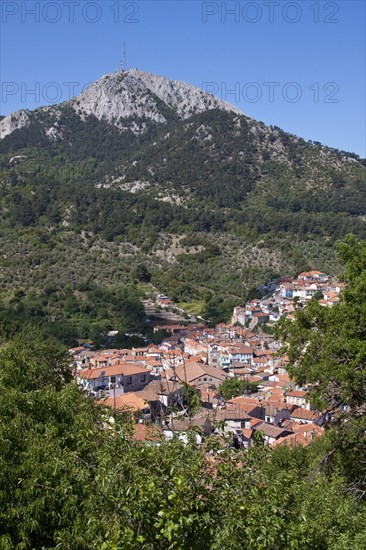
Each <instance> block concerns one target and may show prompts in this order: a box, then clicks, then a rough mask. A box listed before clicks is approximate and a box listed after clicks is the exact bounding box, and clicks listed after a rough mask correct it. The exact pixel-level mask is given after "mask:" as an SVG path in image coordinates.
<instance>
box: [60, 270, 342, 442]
mask: <svg viewBox="0 0 366 550" xmlns="http://www.w3.org/2000/svg"><path fill="white" fill-rule="evenodd" d="M343 288H344V285H343V284H342V283H339V282H337V281H336V280H334V279H333V278H331V277H330V276H328V275H326V274H325V273H322V272H319V271H310V272H304V273H300V274H299V275H298V276H297V278H295V279H294V278H290V277H284V278H280V279H277V280H275V281H271V282H270V283H269V284H268V285H266V286H264V287H262V288H261V292H262V294H263V297H262V298H261V299H255V300H251V301H249V302H247V303H245V304H243V305H238V306H237V307H235V308H234V311H233V315H232V319H231V322H230V323H229V324H218V325H216V326H215V327H212V328H209V327H208V326H206V324H205V323H192V322H191V323H189V324H187V325H184V324H177V323H173V322H171V323H170V324H164V325H159V324H157V325H156V326H155V327H154V331H156V332H159V331H160V332H163V333H164V334H168V336H167V337H166V338H164V340H163V341H162V342H161V344H159V345H156V344H154V345H149V344H147V345H146V346H145V347H142V348H132V349H114V348H113V347H111V348H110V349H102V350H97V351H92V349H91V347H90V346H89V345H88V344H85V343H84V344H82V345H79V346H78V347H76V348H72V349H70V350H69V353H70V354H71V356H72V362H73V368H74V375H75V378H76V380H77V382H78V384H79V385H80V386H81V387H82V388H83V389H84V390H85V392H86V394H87V395H89V396H90V397H91V398H93V399H95V401H96V402H97V403H98V404H100V405H102V406H105V407H109V408H110V409H111V411H113V412H114V414H129V415H130V417H131V418H133V420H134V428H135V433H134V436H133V437H134V439H136V440H139V441H145V442H148V443H149V444H154V443H155V444H157V443H158V441H159V440H160V439H161V438H164V437H165V438H172V437H173V436H177V437H179V438H180V439H181V440H182V441H184V442H186V441H187V440H188V438H189V434H190V433H194V437H195V438H196V442H197V444H201V443H202V442H203V441H204V440H205V438H207V437H209V436H217V437H218V438H220V441H221V440H222V438H223V436H225V438H226V441H228V442H229V445H230V446H232V447H234V448H250V447H252V446H253V445H255V444H256V443H257V442H261V444H265V445H269V446H271V447H277V446H281V445H301V446H306V445H308V444H309V443H311V441H313V440H314V439H316V438H318V437H319V436H321V435H322V434H323V432H324V428H323V427H322V426H323V424H324V420H325V419H324V414H322V411H317V410H314V409H313V407H312V405H311V404H310V403H309V401H308V393H307V388H306V387H298V386H296V384H295V382H294V381H293V380H292V379H291V378H290V376H289V374H288V372H287V367H288V364H289V360H288V358H287V357H286V356H281V355H280V354H279V353H278V351H279V349H280V347H281V343H280V342H279V341H277V340H276V339H275V337H274V336H273V334H272V333H273V327H274V326H275V324H276V323H277V322H278V321H279V320H280V319H281V318H282V317H284V316H285V317H286V318H287V319H290V320H291V319H294V317H295V312H296V310H298V309H301V308H303V307H305V306H306V303H307V302H308V301H309V300H310V299H312V298H315V299H317V300H318V301H319V303H320V304H321V305H323V306H324V307H332V306H333V305H334V304H335V303H336V302H337V301H338V300H339V297H340V292H341V291H342V290H343ZM159 300H160V303H161V307H169V306H170V305H171V301H170V300H169V298H168V297H166V296H163V295H160V297H159ZM112 337H113V335H112Z"/></svg>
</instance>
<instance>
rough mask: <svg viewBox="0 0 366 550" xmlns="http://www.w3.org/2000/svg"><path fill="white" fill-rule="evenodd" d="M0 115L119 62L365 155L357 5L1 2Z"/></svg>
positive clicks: (361, 14) (60, 92)
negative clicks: (124, 52)
mask: <svg viewBox="0 0 366 550" xmlns="http://www.w3.org/2000/svg"><path fill="white" fill-rule="evenodd" d="M0 8H1V14H0V16H1V60H0V61H1V65H0V69H1V82H2V84H1V107H0V113H1V114H8V113H10V112H12V111H15V110H18V109H21V108H29V109H33V108H35V107H39V106H41V105H48V104H50V103H53V102H55V101H56V102H58V101H61V100H64V99H68V97H69V96H70V95H73V94H74V95H75V94H78V93H80V92H81V90H82V89H83V87H84V86H86V85H87V84H88V83H90V82H92V81H94V80H96V79H98V78H99V77H101V76H102V75H103V74H106V73H110V72H112V71H114V70H116V68H117V66H118V62H119V59H120V58H121V55H122V54H121V52H122V48H123V43H124V42H125V43H126V49H127V63H128V66H129V67H137V68H139V69H141V70H146V71H149V72H153V73H157V74H162V75H165V76H167V77H169V78H172V79H177V80H184V81H186V82H189V83H191V84H193V85H195V86H197V87H199V88H203V89H207V90H209V91H212V92H213V93H215V95H218V96H219V97H222V98H223V99H226V100H227V101H229V102H230V103H233V104H235V105H236V106H237V107H239V108H240V109H241V110H242V111H243V112H244V113H246V114H248V115H250V116H252V117H253V118H256V119H258V120H261V121H263V122H265V123H266V124H273V125H276V126H279V127H281V128H283V129H284V130H286V131H289V132H292V133H294V134H297V135H299V136H302V137H304V138H305V139H312V140H314V141H321V142H322V143H323V144H325V145H329V146H332V147H337V148H339V149H344V150H347V151H353V152H355V153H358V154H359V155H360V156H363V157H364V156H366V153H365V133H366V129H365V120H366V113H365V104H366V100H365V65H366V61H365V3H364V2H363V1H352V0H347V1H343V0H342V1H336V2H329V1H326V2H323V1H313V0H310V1H308V0H299V1H297V2H291V1H280V0H273V1H272V0H267V1H266V0H263V1H261V0H258V1H249V0H248V1H243V2H221V1H220V2H216V1H211V2H201V1H197V0H191V1H185V2H180V1H165V2H164V1H160V2H156V1H154V0H146V1H142V2H140V1H117V0H113V1H109V0H103V1H97V2H89V1H87V0H68V1H66V0H53V1H48V0H44V1H32V0H27V1H26V2H24V1H21V2H20V1H19V2H18V1H14V0H9V1H7V0H2V2H1V6H0Z"/></svg>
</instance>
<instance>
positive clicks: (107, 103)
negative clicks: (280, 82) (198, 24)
mask: <svg viewBox="0 0 366 550" xmlns="http://www.w3.org/2000/svg"><path fill="white" fill-rule="evenodd" d="M63 106H66V107H67V106H68V107H72V108H73V109H74V110H75V111H76V113H77V114H78V115H79V116H80V117H81V118H82V119H84V118H85V117H86V116H87V115H94V116H95V117H96V118H98V119H99V120H103V121H105V122H108V123H110V124H113V125H114V126H116V127H117V128H119V129H124V128H125V127H126V120H128V119H133V120H134V125H133V127H132V129H133V131H134V132H135V133H139V132H142V131H144V128H145V122H144V121H146V120H148V121H152V122H155V123H158V124H164V123H166V122H167V121H168V119H171V118H174V117H175V118H178V119H186V118H189V117H190V116H192V115H194V114H198V113H202V112H204V111H208V110H210V109H217V108H218V109H222V110H225V111H234V112H236V113H241V112H240V111H239V110H238V109H236V108H235V107H233V106H232V105H230V104H228V103H226V102H225V101H221V100H219V99H217V98H216V97H214V96H212V95H211V94H208V93H205V92H203V91H202V90H199V89H198V88H195V87H194V86H191V85H189V84H186V83H184V82H180V81H173V80H169V79H168V78H165V77H162V76H158V75H154V74H150V73H146V72H143V71H139V70H137V69H131V70H129V71H124V72H118V73H113V74H109V75H105V76H103V77H102V78H100V79H99V80H97V81H96V82H95V83H94V84H92V85H91V86H89V88H87V90H85V91H84V92H82V93H81V94H80V95H79V96H77V97H75V98H72V99H71V100H69V101H66V102H65V103H63V104H61V105H60V106H59V108H62V107H63ZM57 110H58V107H57V106H55V107H42V108H40V109H37V110H35V111H33V112H31V111H27V110H22V111H18V112H16V113H13V114H11V115H9V116H7V117H5V118H4V119H3V120H2V121H1V122H0V137H1V138H5V137H6V136H8V135H9V134H11V133H12V132H13V131H14V130H17V129H19V128H22V127H24V126H28V125H29V124H30V123H31V122H32V120H37V119H39V117H40V115H42V113H45V112H47V113H48V114H52V116H53V117H55V119H56V120H57ZM48 118H49V117H48ZM47 124H48V126H47V127H45V132H46V134H47V135H49V136H50V138H54V133H52V132H51V133H50V128H52V124H51V125H50V124H49V120H48V123H47Z"/></svg>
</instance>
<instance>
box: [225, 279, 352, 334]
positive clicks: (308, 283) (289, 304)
mask: <svg viewBox="0 0 366 550" xmlns="http://www.w3.org/2000/svg"><path fill="white" fill-rule="evenodd" d="M343 289H344V285H343V284H342V283H340V282H338V281H336V280H335V279H333V278H331V277H330V276H329V275H327V274H326V273H322V272H321V271H315V270H314V271H304V272H303V273H300V274H299V275H298V276H297V277H296V278H291V277H281V278H280V279H276V280H274V281H271V282H270V283H269V284H268V285H265V286H263V287H262V288H261V290H262V292H263V294H264V296H265V297H264V298H262V299H258V300H252V301H250V302H248V303H246V304H245V305H244V306H237V307H235V308H234V311H233V316H232V323H233V324H236V323H239V324H240V325H243V326H247V327H249V328H254V327H255V326H256V325H266V324H271V323H275V322H277V321H279V319H280V318H281V317H282V316H284V315H286V316H287V317H288V318H289V319H291V318H293V316H294V312H295V311H296V310H297V309H299V308H301V307H304V305H306V303H307V302H308V301H309V300H310V299H311V298H314V297H316V298H317V299H318V301H319V303H320V304H321V305H323V306H327V307H332V306H333V305H334V304H335V303H337V302H338V300H339V295H340V292H341V291H342V290H343Z"/></svg>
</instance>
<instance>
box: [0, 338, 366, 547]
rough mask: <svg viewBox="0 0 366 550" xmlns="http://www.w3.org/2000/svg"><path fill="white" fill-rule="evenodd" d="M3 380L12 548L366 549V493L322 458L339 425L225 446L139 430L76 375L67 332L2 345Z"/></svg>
mask: <svg viewBox="0 0 366 550" xmlns="http://www.w3.org/2000/svg"><path fill="white" fill-rule="evenodd" d="M0 391H1V396H2V398H1V401H0V442H1V445H0V548H1V549H4V550H5V549H6V550H8V549H13V548H16V549H22V550H24V549H32V548H49V549H51V548H64V549H68V548H72V549H73V550H78V549H85V550H86V549H88V550H89V549H93V548H94V549H98V550H99V549H102V550H117V549H123V550H124V549H131V550H132V549H141V548H143V549H144V548H145V549H151V550H152V549H156V548H161V549H174V548H177V549H178V548H179V549H183V548H184V549H192V550H193V549H197V550H198V549H200V550H201V549H221V548H225V549H233V550H234V549H237V548H243V547H245V548H249V549H253V550H254V549H255V550H257V549H289V548H292V549H302V548H314V549H326V548H331V549H334V550H346V549H347V550H348V549H349V548H353V549H360V550H361V549H362V548H364V544H365V541H366V527H365V525H366V507H365V504H364V502H363V500H355V499H354V498H353V497H352V495H350V494H349V493H348V492H347V480H346V479H345V477H344V475H342V474H341V473H339V472H332V473H328V472H326V471H324V470H323V469H322V468H316V467H315V465H316V463H317V461H318V458H319V456H320V454H321V452H322V446H324V444H325V445H327V441H328V436H327V438H326V439H325V443H324V442H323V443H322V444H321V446H320V447H321V448H320V449H318V447H317V446H316V445H315V446H313V447H312V448H308V449H307V450H303V449H293V450H292V449H287V448H282V449H281V448H280V449H278V450H276V451H271V450H269V449H267V448H264V447H261V446H259V447H257V448H255V449H252V450H250V451H249V452H247V451H233V450H231V449H230V448H229V447H228V446H227V445H225V444H224V445H222V449H223V450H222V452H220V453H219V454H216V453H210V452H209V449H212V448H214V447H215V446H217V442H216V441H215V440H214V439H213V440H210V439H208V440H207V441H206V442H205V445H204V447H203V448H200V449H199V448H197V447H196V445H195V443H194V441H195V438H194V437H193V436H192V441H191V442H190V443H189V444H188V445H184V444H183V443H182V442H181V441H178V440H173V441H171V442H166V441H164V440H161V441H158V442H155V444H147V443H142V442H138V441H133V440H132V438H131V434H132V431H133V428H132V425H130V424H129V421H128V419H127V418H125V417H124V415H120V416H118V415H117V417H116V418H115V419H114V418H113V415H111V412H110V411H105V410H103V409H101V408H99V407H96V406H95V405H94V403H93V402H92V401H90V400H89V399H88V398H86V397H85V396H84V395H83V394H82V393H81V391H80V390H79V388H78V387H77V386H76V385H75V383H74V382H72V381H70V370H69V367H68V365H67V361H66V357H65V355H64V354H63V352H62V350H61V349H60V348H59V346H58V345H57V343H56V342H55V341H52V340H49V341H47V342H45V341H44V340H43V338H42V336H41V335H39V334H36V333H34V332H29V331H28V332H26V333H23V334H18V335H17V336H16V337H15V338H14V340H13V341H9V342H6V343H4V344H3V346H2V348H1V352H0ZM329 438H330V440H331V438H332V435H331V432H330V433H329ZM157 443H158V444H157Z"/></svg>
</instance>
